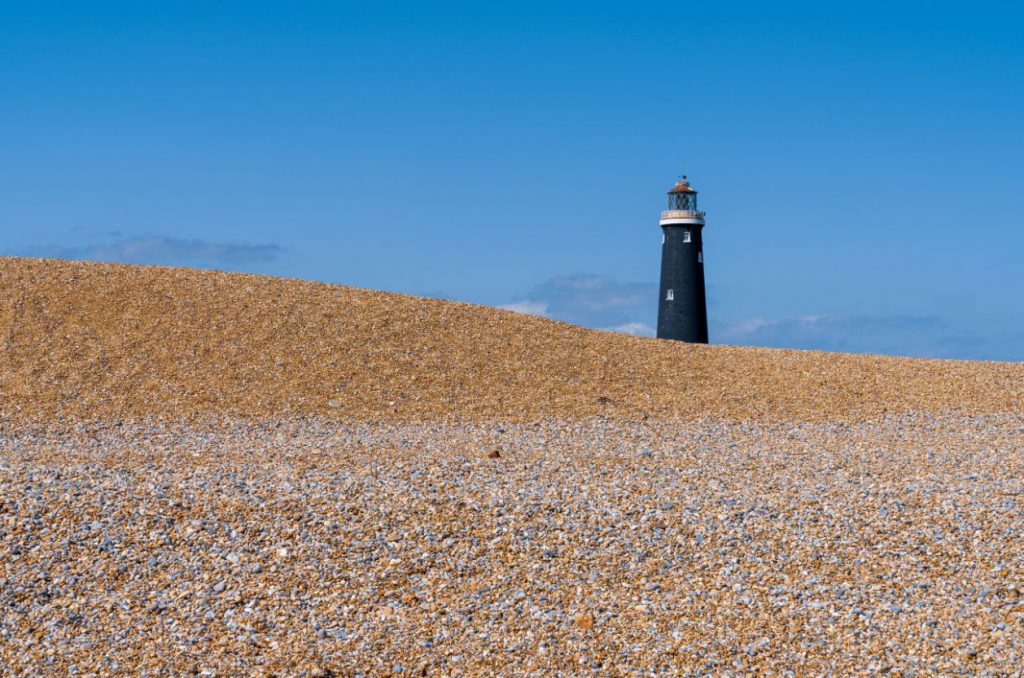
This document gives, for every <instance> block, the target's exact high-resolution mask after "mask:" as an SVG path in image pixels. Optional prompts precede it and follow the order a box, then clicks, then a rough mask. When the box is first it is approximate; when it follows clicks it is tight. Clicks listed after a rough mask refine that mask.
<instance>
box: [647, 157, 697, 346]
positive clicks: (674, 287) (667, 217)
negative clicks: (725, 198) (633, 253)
mask: <svg viewBox="0 0 1024 678" xmlns="http://www.w3.org/2000/svg"><path fill="white" fill-rule="evenodd" d="M660 224H661V230H662V239H661V290H660V295H661V296H660V298H659V301H658V338H659V339H675V340H677V341H688V342H691V343H697V344H706V343H708V306H707V299H706V298H705V295H704V246H703V238H702V235H701V231H702V230H703V229H704V213H703V212H700V211H698V210H697V191H695V190H693V188H692V187H691V186H690V182H689V181H687V180H686V177H685V176H684V177H683V178H682V179H680V180H679V181H677V182H676V184H675V186H673V187H672V190H670V191H669V192H668V209H667V210H665V211H664V212H662V213H661V222H660Z"/></svg>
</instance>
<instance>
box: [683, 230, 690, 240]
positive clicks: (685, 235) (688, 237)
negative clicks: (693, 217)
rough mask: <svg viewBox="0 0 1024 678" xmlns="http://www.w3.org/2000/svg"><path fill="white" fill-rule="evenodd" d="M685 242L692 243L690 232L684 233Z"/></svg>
mask: <svg viewBox="0 0 1024 678" xmlns="http://www.w3.org/2000/svg"><path fill="white" fill-rule="evenodd" d="M683 242H690V232H689V231H683Z"/></svg>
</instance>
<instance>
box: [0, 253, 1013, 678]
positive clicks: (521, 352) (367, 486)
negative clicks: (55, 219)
mask: <svg viewBox="0 0 1024 678" xmlns="http://www.w3.org/2000/svg"><path fill="white" fill-rule="evenodd" d="M1022 471H1024V365H1021V364H1010V363H981V362H961V361H938V360H915V359H906V358H891V357H877V356H852V355H840V354H826V353H815V352H800V351H780V350H766V349H754V348H738V347H724V346H688V345H681V344H676V343H669V342H661V341H656V340H651V339H640V338H634V337H628V336H623V335H617V334H612V333H607V332H598V331H593V330H587V329H583V328H579V327H574V326H570V325H565V324H562V323H557V322H552V321H549V320H545V319H541V318H533V317H529V316H523V315H517V314H513V313H510V312H505V311H501V310H497V309H491V308H485V307H479V306H472V305H467V304H458V303H453V302H447V301H439V300H431V299H421V298H416V297H410V296H404V295H396V294H386V293H380V292H371V291H366V290H358V289H353V288H347V287H340V286H333V285H325V284H320V283H313V282H306V281H298V280H284V279H275V278H267V277H260V276H250V275H240V274H229V273H219V272H210V271H197V270H189V269H178V268H160V267H135V266H121V265H109V264H93V263H79V262H65V261H49V260H30V259H14V258H0V556H2V557H0V673H5V674H6V673H10V674H16V675H21V674H29V675H37V674H42V675H67V674H69V673H75V674H77V675H87V674H96V675H124V674H143V675H147V674H148V675H157V674H161V673H166V674H174V675H178V674H182V673H185V674H188V673H202V672H206V674H207V675H242V674H245V675H321V676H323V675H332V674H333V675H356V674H359V673H362V674H364V675H367V676H369V675H467V676H470V675H488V674H498V673H501V674H540V675H559V674H561V675H637V674H643V675H647V674H650V673H652V672H653V673H655V674H669V675H671V674H682V675H701V674H715V675H720V674H746V673H775V674H787V673H789V674H794V675H803V674H808V673H828V672H831V673H834V674H847V673H851V672H869V671H873V672H882V671H890V670H895V671H901V672H910V673H920V674H929V673H945V674H956V673H965V674H978V673H985V672H988V673H991V674H1005V673H1012V671H1014V670H1016V667H1017V666H1019V665H1020V664H1021V663H1022V662H1024V641H1022V638H1024V560H1022V558H1021V555H1020V554H1021V553H1024V540H1022V538H1021V533H1022V530H1024V505H1022V502H1024V480H1022V478H1024V473H1022Z"/></svg>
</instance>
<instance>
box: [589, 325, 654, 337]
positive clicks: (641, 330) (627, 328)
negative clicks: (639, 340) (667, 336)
mask: <svg viewBox="0 0 1024 678" xmlns="http://www.w3.org/2000/svg"><path fill="white" fill-rule="evenodd" d="M601 329H603V330H608V331H609V332H621V333H622V334H632V335H633V336H634V337H653V336H654V335H655V334H656V333H657V332H656V330H655V329H654V328H653V327H651V326H650V325H648V324H646V323H639V322H632V323H626V324H624V325H616V326H615V327H602V328H601Z"/></svg>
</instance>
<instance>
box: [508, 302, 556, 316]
mask: <svg viewBox="0 0 1024 678" xmlns="http://www.w3.org/2000/svg"><path fill="white" fill-rule="evenodd" d="M498 308H503V309H505V310H506V311H515V312H516V313H525V314H527V315H539V316H541V317H544V318H546V317H548V305H547V304H545V303H543V302H540V301H517V302H515V303H513V304H505V305H503V306H499V307H498Z"/></svg>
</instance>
